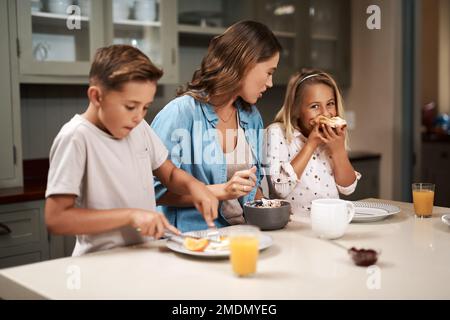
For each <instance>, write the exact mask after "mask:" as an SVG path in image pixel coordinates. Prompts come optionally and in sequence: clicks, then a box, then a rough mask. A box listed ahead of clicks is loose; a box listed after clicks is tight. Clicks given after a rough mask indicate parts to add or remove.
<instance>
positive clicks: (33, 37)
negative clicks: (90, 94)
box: [15, 0, 104, 82]
mask: <svg viewBox="0 0 450 320" xmlns="http://www.w3.org/2000/svg"><path fill="white" fill-rule="evenodd" d="M79 2H80V5H79V6H78V2H76V3H75V2H73V1H71V0H61V1H59V2H56V1H55V2H47V1H42V0H41V1H17V2H15V3H16V5H17V31H18V39H17V45H18V55H19V65H20V74H21V82H43V81H45V80H43V79H42V76H47V81H49V77H52V78H50V79H54V80H55V82H60V81H62V82H64V79H65V78H61V77H67V76H74V77H76V76H78V77H80V80H81V79H84V81H86V79H87V74H88V73H89V67H90V58H91V57H92V55H93V54H94V52H95V50H96V48H97V47H99V46H102V44H103V43H104V35H103V23H102V21H103V8H102V7H103V2H102V1H89V0H88V1H86V0H83V1H79ZM74 3H75V4H76V5H77V6H76V7H75V6H73V5H72V4H74ZM81 3H82V4H83V5H81ZM66 79H67V78H66ZM74 79H76V78H73V79H72V80H74Z"/></svg>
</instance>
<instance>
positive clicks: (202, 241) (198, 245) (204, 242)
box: [184, 237, 209, 251]
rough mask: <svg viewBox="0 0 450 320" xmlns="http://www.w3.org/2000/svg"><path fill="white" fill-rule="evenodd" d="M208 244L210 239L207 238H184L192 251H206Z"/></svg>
mask: <svg viewBox="0 0 450 320" xmlns="http://www.w3.org/2000/svg"><path fill="white" fill-rule="evenodd" d="M208 244H209V240H208V239H206V238H199V239H197V238H191V237H187V238H185V239H184V247H185V248H186V249H188V250H191V251H204V250H205V248H206V247H207V246H208Z"/></svg>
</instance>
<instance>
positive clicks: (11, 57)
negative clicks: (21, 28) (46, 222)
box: [0, 1, 23, 188]
mask: <svg viewBox="0 0 450 320" xmlns="http://www.w3.org/2000/svg"><path fill="white" fill-rule="evenodd" d="M12 12H14V11H13V8H11V6H10V5H9V3H8V2H6V1H1V2H0V38H1V39H2V40H4V41H3V42H2V45H1V46H0V70H1V71H2V72H1V73H0V154H1V161H0V188H7V187H16V186H21V185H22V184H23V182H22V161H21V152H22V151H21V150H22V149H21V135H20V107H19V98H18V97H19V84H18V81H17V73H16V68H15V66H16V60H15V53H14V49H13V48H15V47H14V46H13V45H12V44H14V42H13V41H11V36H12V35H13V32H12V30H10V28H9V20H10V16H11V14H12Z"/></svg>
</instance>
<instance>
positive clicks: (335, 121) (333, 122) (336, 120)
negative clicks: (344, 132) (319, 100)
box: [314, 115, 347, 128]
mask: <svg viewBox="0 0 450 320" xmlns="http://www.w3.org/2000/svg"><path fill="white" fill-rule="evenodd" d="M314 122H315V123H317V122H318V123H323V124H326V125H328V126H330V127H332V128H338V127H345V126H346V125H347V121H345V120H344V119H342V118H340V117H333V118H327V117H325V116H322V115H321V116H318V117H317V118H316V119H315V120H314Z"/></svg>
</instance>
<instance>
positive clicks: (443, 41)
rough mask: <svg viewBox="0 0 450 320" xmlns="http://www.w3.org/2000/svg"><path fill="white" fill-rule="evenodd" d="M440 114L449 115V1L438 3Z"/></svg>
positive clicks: (444, 0) (442, 0) (441, 0)
mask: <svg viewBox="0 0 450 320" xmlns="http://www.w3.org/2000/svg"><path fill="white" fill-rule="evenodd" d="M438 106H439V111H440V112H445V113H448V114H450V0H440V1H439V100H438Z"/></svg>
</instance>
